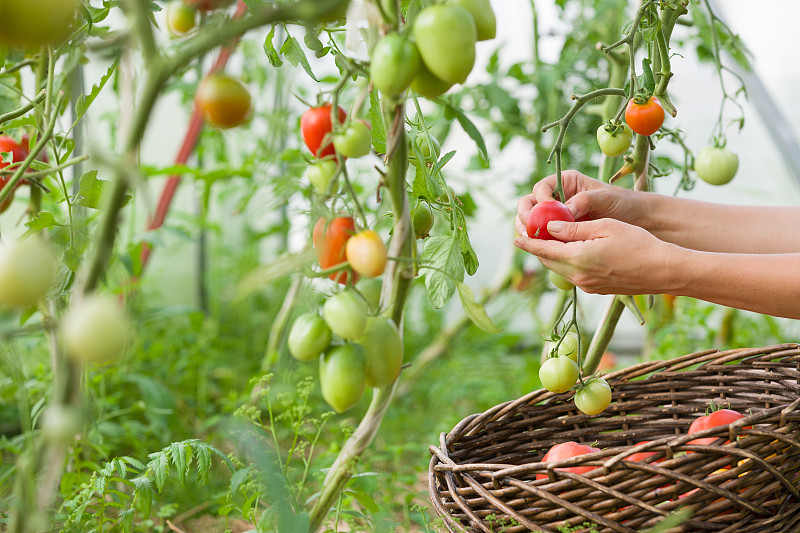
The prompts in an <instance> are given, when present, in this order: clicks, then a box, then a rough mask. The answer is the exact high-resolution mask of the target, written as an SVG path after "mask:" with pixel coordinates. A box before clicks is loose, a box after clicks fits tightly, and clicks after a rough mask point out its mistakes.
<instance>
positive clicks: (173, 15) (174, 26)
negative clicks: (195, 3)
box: [167, 0, 197, 37]
mask: <svg viewBox="0 0 800 533" xmlns="http://www.w3.org/2000/svg"><path fill="white" fill-rule="evenodd" d="M196 25H197V11H196V10H195V8H193V7H192V6H190V5H188V4H185V3H184V2H183V1H182V0H171V1H170V2H169V3H168V4H167V28H168V29H169V31H170V33H171V34H172V35H175V36H177V37H182V36H184V35H186V34H187V33H189V32H190V31H192V30H193V29H194V27H195V26H196Z"/></svg>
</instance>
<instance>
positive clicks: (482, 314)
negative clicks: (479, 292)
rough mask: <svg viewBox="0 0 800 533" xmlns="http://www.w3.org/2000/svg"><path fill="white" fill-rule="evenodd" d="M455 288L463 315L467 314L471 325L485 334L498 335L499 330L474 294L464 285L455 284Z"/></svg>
mask: <svg viewBox="0 0 800 533" xmlns="http://www.w3.org/2000/svg"><path fill="white" fill-rule="evenodd" d="M456 288H457V289H458V297H459V298H460V299H461V306H462V307H463V308H464V313H466V314H467V317H468V318H469V319H470V320H471V321H472V323H473V324H475V325H476V326H478V327H479V328H480V329H482V330H483V331H485V332H486V333H500V331H501V329H500V328H498V327H497V326H495V325H494V322H492V319H491V318H489V315H488V314H487V313H486V309H484V307H483V306H482V305H481V304H480V303H478V302H477V301H476V300H475V293H474V292H472V289H471V288H470V287H469V286H468V285H465V284H464V283H456Z"/></svg>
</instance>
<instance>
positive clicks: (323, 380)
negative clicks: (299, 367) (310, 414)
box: [319, 344, 367, 413]
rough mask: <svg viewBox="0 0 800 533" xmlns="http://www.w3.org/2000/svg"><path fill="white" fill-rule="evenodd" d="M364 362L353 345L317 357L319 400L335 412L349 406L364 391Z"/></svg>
mask: <svg viewBox="0 0 800 533" xmlns="http://www.w3.org/2000/svg"><path fill="white" fill-rule="evenodd" d="M366 370H367V361H366V357H365V356H364V350H363V349H362V348H361V346H359V345H357V344H345V345H342V346H335V347H333V348H331V349H330V350H329V351H328V352H327V353H326V354H325V355H323V356H322V357H320V358H319V384H320V388H321V389H322V397H323V398H324V399H325V401H326V402H327V403H328V405H330V406H331V407H333V409H334V410H335V411H336V412H337V413H343V412H344V411H346V410H348V409H350V408H351V407H353V406H354V405H355V404H356V403H358V400H359V399H360V398H361V394H362V393H363V392H364V380H365V378H366Z"/></svg>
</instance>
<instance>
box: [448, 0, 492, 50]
mask: <svg viewBox="0 0 800 533" xmlns="http://www.w3.org/2000/svg"><path fill="white" fill-rule="evenodd" d="M450 3H451V4H453V5H457V6H461V7H463V8H464V9H466V10H467V11H469V13H470V15H472V18H473V19H474V20H475V27H476V29H477V30H478V40H479V41H488V40H489V39H494V38H495V36H496V35H497V18H496V17H495V16H494V10H493V9H492V3H491V2H490V1H489V0H450Z"/></svg>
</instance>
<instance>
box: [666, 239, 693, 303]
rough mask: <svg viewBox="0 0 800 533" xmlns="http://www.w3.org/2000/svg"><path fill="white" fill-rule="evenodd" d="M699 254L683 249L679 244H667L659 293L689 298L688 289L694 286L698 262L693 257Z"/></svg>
mask: <svg viewBox="0 0 800 533" xmlns="http://www.w3.org/2000/svg"><path fill="white" fill-rule="evenodd" d="M697 253H698V252H696V251H694V250H689V249H687V248H682V247H680V246H678V245H677V244H672V243H668V242H665V243H664V250H663V251H662V256H661V257H663V258H664V262H663V270H662V276H661V282H660V284H659V287H660V290H659V292H660V293H662V294H673V295H675V296H687V295H688V293H687V289H688V287H690V286H691V285H692V278H693V277H694V275H695V270H694V269H695V268H696V266H697V261H696V260H694V258H693V257H692V256H693V255H694V254H697Z"/></svg>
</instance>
